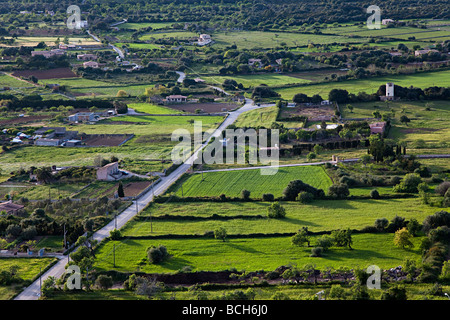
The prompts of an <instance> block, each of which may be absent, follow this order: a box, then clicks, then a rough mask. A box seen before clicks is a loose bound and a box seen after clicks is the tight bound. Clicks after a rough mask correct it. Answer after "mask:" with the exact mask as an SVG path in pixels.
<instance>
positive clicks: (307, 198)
mask: <svg viewBox="0 0 450 320" xmlns="http://www.w3.org/2000/svg"><path fill="white" fill-rule="evenodd" d="M297 200H298V201H300V202H301V203H309V202H311V201H313V200H314V196H313V195H312V194H311V193H309V192H305V191H303V192H300V193H299V194H298V196H297Z"/></svg>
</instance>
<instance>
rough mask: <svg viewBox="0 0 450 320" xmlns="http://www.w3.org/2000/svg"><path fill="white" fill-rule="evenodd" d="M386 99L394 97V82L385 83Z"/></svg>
mask: <svg viewBox="0 0 450 320" xmlns="http://www.w3.org/2000/svg"><path fill="white" fill-rule="evenodd" d="M386 99H387V100H393V99H394V84H393V83H392V82H388V83H386Z"/></svg>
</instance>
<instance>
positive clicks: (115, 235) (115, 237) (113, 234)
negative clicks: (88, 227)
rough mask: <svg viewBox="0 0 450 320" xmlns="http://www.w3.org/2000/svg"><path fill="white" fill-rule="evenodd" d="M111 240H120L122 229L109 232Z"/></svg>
mask: <svg viewBox="0 0 450 320" xmlns="http://www.w3.org/2000/svg"><path fill="white" fill-rule="evenodd" d="M109 236H110V238H111V240H119V239H120V238H121V237H122V233H121V232H120V230H117V229H114V230H111V231H110V232H109Z"/></svg>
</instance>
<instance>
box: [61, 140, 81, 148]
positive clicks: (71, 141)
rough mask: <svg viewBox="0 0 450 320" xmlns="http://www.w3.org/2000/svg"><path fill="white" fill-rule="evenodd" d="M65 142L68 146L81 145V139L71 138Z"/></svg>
mask: <svg viewBox="0 0 450 320" xmlns="http://www.w3.org/2000/svg"><path fill="white" fill-rule="evenodd" d="M64 144H65V146H66V147H76V146H81V140H75V139H71V140H67V141H66V142H64Z"/></svg>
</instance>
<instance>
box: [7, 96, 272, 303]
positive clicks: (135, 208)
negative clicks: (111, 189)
mask: <svg viewBox="0 0 450 320" xmlns="http://www.w3.org/2000/svg"><path fill="white" fill-rule="evenodd" d="M270 106H273V104H270V105H261V106H258V105H254V104H253V101H252V100H251V99H246V100H245V104H244V105H243V106H242V107H241V108H239V109H237V110H235V111H232V112H229V113H228V116H227V118H226V119H225V120H224V121H223V122H222V123H221V124H220V126H219V127H218V128H217V129H216V130H214V132H213V133H212V135H211V136H210V137H209V138H208V139H207V141H206V142H205V143H203V144H202V145H201V146H200V147H198V148H197V150H194V152H193V154H192V155H191V156H190V157H189V158H188V159H187V160H186V161H184V163H183V164H181V165H180V166H179V167H178V168H177V169H176V170H175V171H173V172H172V173H170V174H169V175H168V176H166V177H162V178H161V180H160V181H159V182H158V183H157V184H156V186H155V187H154V189H150V190H149V191H148V192H147V193H145V194H144V195H143V196H141V197H140V198H139V199H138V200H136V201H137V205H136V201H133V203H132V205H130V206H129V207H128V208H126V209H125V210H124V211H122V212H121V213H120V214H119V215H118V216H117V218H116V219H115V220H112V221H111V222H110V223H109V224H107V225H106V226H104V227H103V228H102V229H100V230H98V231H97V232H95V233H94V234H93V235H92V238H93V239H95V240H98V241H99V242H100V241H102V240H104V239H105V238H107V237H108V236H109V233H110V231H112V230H114V229H115V227H116V226H117V229H120V228H121V227H123V226H124V225H125V224H126V223H127V222H128V221H129V220H130V219H131V218H133V217H134V216H135V215H136V214H137V213H138V212H140V211H141V210H142V209H143V208H144V207H145V206H146V205H147V204H149V203H150V202H151V201H152V200H153V197H154V196H157V195H160V194H163V193H164V192H165V191H166V190H167V189H168V188H169V187H170V186H171V185H172V184H173V183H174V182H175V181H177V180H178V179H179V178H180V177H181V176H182V175H183V174H184V173H186V172H187V171H188V170H189V169H190V168H191V166H192V164H193V163H194V161H195V159H197V158H198V155H199V153H200V151H201V150H202V149H203V148H204V147H205V146H206V145H207V144H208V143H209V142H210V140H211V139H212V137H215V138H217V137H219V136H220V135H221V134H222V131H223V130H225V129H226V127H228V126H229V125H231V124H233V123H234V122H235V121H236V119H237V118H238V117H239V115H240V114H241V113H243V112H245V111H250V110H254V109H258V108H265V107H270ZM67 261H68V257H60V260H59V261H58V263H56V264H55V265H54V266H53V267H51V268H50V269H49V270H48V271H47V272H45V273H44V274H43V275H42V277H41V279H37V280H36V281H34V282H33V283H32V284H31V285H30V286H29V287H27V288H26V289H25V290H23V291H22V293H20V294H19V295H17V296H16V298H15V300H37V299H38V298H39V292H40V280H41V281H44V280H45V279H47V278H48V277H49V276H53V277H56V278H59V277H61V276H62V274H63V273H64V271H65V265H66V264H67Z"/></svg>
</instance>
